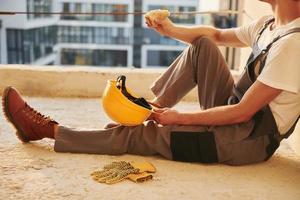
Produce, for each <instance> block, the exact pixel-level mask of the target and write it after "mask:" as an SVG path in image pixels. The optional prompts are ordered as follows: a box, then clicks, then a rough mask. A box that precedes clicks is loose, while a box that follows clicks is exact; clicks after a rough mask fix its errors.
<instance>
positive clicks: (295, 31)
mask: <svg viewBox="0 0 300 200" xmlns="http://www.w3.org/2000/svg"><path fill="white" fill-rule="evenodd" d="M292 33H300V27H297V28H292V29H289V30H287V31H285V32H284V33H282V34H280V35H278V36H277V37H276V38H274V39H273V41H272V42H271V43H270V44H268V45H267V46H266V48H265V49H264V50H262V54H265V55H267V54H268V52H269V50H270V49H271V47H272V46H273V44H274V43H275V42H277V41H278V40H279V39H281V38H283V37H285V36H287V35H289V34H292ZM265 58H266V56H265ZM264 61H265V60H264ZM264 67H265V65H264V64H263V65H261V66H260V68H259V74H260V73H261V72H262V70H263V68H264Z"/></svg>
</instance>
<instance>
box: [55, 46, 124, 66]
mask: <svg viewBox="0 0 300 200" xmlns="http://www.w3.org/2000/svg"><path fill="white" fill-rule="evenodd" d="M60 57H61V64H64V65H89V66H107V67H115V66H118V67H126V66H127V51H122V50H105V49H98V50H89V49H62V50H61V56H60ZM115 58H118V59H115Z"/></svg>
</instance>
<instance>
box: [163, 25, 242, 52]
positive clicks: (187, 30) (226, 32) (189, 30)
mask: <svg viewBox="0 0 300 200" xmlns="http://www.w3.org/2000/svg"><path fill="white" fill-rule="evenodd" d="M168 36H169V37H172V38H174V39H177V40H180V41H183V42H186V43H189V44H190V43H192V42H193V41H194V40H196V39H197V38H199V37H201V36H205V37H208V38H210V39H211V40H213V41H214V42H215V43H217V45H220V46H232V47H245V46H246V45H245V44H244V43H242V42H241V41H240V40H239V39H238V38H237V36H236V34H235V32H234V28H231V29H217V28H215V27H212V26H193V27H187V26H179V25H174V26H173V27H172V28H171V29H170V30H169V32H168Z"/></svg>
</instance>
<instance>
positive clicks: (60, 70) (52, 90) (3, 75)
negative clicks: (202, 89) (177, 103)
mask: <svg viewBox="0 0 300 200" xmlns="http://www.w3.org/2000/svg"><path fill="white" fill-rule="evenodd" d="M164 70H165V69H162V68H155V69H135V68H96V67H55V66H27V65H0V79H1V82H0V90H1V93H2V91H3V89H4V88H5V87H6V86H8V85H11V86H14V87H16V88H18V89H19V90H20V91H21V92H22V94H24V95H28V96H45V97H87V98H94V97H101V95H102V93H103V90H104V88H105V85H106V81H107V80H109V79H116V77H117V76H118V75H121V74H124V75H126V76H127V77H128V81H127V84H128V86H129V87H130V88H131V89H132V91H134V92H135V93H136V94H137V95H139V96H143V97H145V98H152V97H153V94H152V92H151V91H150V89H149V87H150V85H151V84H152V82H153V81H155V80H156V79H157V78H158V77H159V75H160V74H161V73H162V72H163V71H164ZM233 74H234V76H235V77H237V73H236V72H233ZM197 99H198V97H197V91H196V89H194V90H192V91H191V92H190V93H189V94H188V95H187V96H186V97H185V98H184V100H188V101H196V100H197Z"/></svg>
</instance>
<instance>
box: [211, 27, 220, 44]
mask: <svg viewBox="0 0 300 200" xmlns="http://www.w3.org/2000/svg"><path fill="white" fill-rule="evenodd" d="M221 36H222V34H221V31H220V30H218V29H216V31H215V33H214V35H213V40H214V41H215V43H217V44H218V45H221V44H222V37H221Z"/></svg>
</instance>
